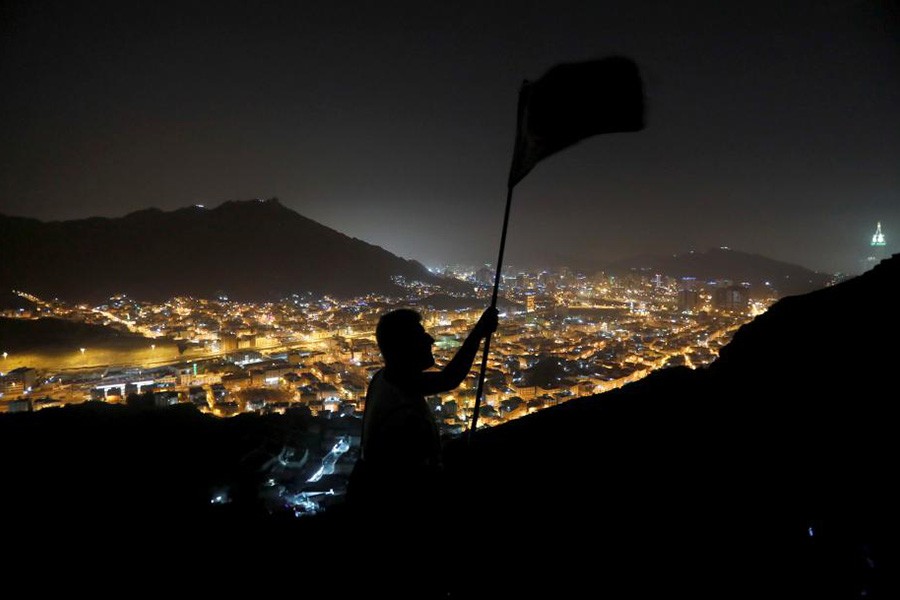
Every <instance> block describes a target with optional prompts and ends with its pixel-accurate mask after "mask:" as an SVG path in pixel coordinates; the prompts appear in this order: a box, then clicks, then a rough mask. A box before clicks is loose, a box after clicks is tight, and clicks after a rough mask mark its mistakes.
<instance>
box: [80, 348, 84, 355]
mask: <svg viewBox="0 0 900 600" xmlns="http://www.w3.org/2000/svg"><path fill="white" fill-rule="evenodd" d="M79 350H81V355H82V356H84V350H85V349H84V348H79Z"/></svg>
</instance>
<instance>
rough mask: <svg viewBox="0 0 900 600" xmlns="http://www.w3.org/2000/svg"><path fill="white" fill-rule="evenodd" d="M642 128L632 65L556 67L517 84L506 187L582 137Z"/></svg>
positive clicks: (622, 61)
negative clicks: (516, 112)
mask: <svg viewBox="0 0 900 600" xmlns="http://www.w3.org/2000/svg"><path fill="white" fill-rule="evenodd" d="M643 127H644V91H643V85H642V84H641V76H640V73H639V72H638V68H637V65H636V64H634V62H633V61H632V60H631V59H628V58H625V57H621V56H611V57H607V58H601V59H599V60H593V61H588V62H582V63H569V64H562V65H557V66H555V67H553V68H552V69H550V70H549V71H547V73H546V74H544V76H543V77H541V78H540V79H538V80H537V81H535V82H529V81H525V82H524V83H523V84H522V90H521V91H520V92H519V118H518V128H517V131H516V147H515V151H514V153H513V162H512V167H511V168H510V171H509V187H510V188H512V187H513V186H515V185H516V184H517V183H519V181H521V180H522V179H523V178H524V177H525V176H526V175H528V173H529V172H530V171H531V169H533V168H534V166H535V165H536V164H537V163H538V162H540V161H541V160H543V159H545V158H547V157H548V156H550V155H551V154H555V153H556V152H559V151H560V150H563V149H564V148H567V147H569V146H571V145H573V144H576V143H578V142H580V141H581V140H583V139H585V138H587V137H590V136H592V135H597V134H601V133H616V132H624V131H638V130H640V129H643Z"/></svg>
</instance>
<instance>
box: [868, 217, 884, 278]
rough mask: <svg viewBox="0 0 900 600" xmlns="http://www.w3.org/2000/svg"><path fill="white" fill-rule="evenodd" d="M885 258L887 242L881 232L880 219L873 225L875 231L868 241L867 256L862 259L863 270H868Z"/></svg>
mask: <svg viewBox="0 0 900 600" xmlns="http://www.w3.org/2000/svg"><path fill="white" fill-rule="evenodd" d="M885 258H887V242H886V240H885V238H884V234H883V233H882V232H881V221H879V222H878V224H877V225H876V226H875V233H874V234H873V235H872V241H871V242H870V243H869V256H867V257H866V260H864V261H863V271H868V270H869V269H871V268H872V267H874V266H875V265H877V264H878V263H879V262H881V261H882V260H884V259H885Z"/></svg>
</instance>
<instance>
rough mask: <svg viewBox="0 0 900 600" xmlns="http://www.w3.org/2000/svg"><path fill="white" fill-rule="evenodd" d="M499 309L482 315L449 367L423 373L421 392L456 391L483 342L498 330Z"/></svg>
mask: <svg viewBox="0 0 900 600" xmlns="http://www.w3.org/2000/svg"><path fill="white" fill-rule="evenodd" d="M497 319H498V315H497V309H496V308H494V307H489V308H487V309H485V311H484V312H483V313H482V314H481V318H479V319H478V322H477V323H475V327H473V328H472V332H471V333H469V335H468V337H467V338H466V341H464V342H463V345H462V347H460V349H459V350H457V351H456V355H455V356H454V357H453V358H452V359H451V360H450V362H448V363H447V365H446V366H445V367H444V368H443V369H441V370H440V371H436V372H426V373H422V379H421V388H422V389H421V392H422V394H423V395H425V396H430V395H432V394H438V393H441V392H449V391H450V390H453V389H456V387H457V386H459V384H460V383H462V382H463V380H464V379H465V378H466V375H468V374H469V370H470V369H471V368H472V363H473V362H474V361H475V355H476V354H478V346H479V345H480V344H481V340H483V339H484V338H486V337H487V336H489V335H490V334H492V333H494V332H495V331H496V330H497Z"/></svg>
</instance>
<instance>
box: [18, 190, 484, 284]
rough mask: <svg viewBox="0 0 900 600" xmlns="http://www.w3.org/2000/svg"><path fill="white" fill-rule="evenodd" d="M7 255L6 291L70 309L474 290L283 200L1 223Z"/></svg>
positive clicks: (238, 202)
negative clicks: (178, 300)
mask: <svg viewBox="0 0 900 600" xmlns="http://www.w3.org/2000/svg"><path fill="white" fill-rule="evenodd" d="M0 256H2V257H3V260H2V261H0V289H10V288H14V289H22V290H26V291H28V292H30V293H33V294H36V295H37V296H49V297H58V298H62V299H66V300H71V301H82V300H84V301H96V300H101V299H104V298H108V297H109V296H111V295H113V294H117V293H126V294H128V295H129V296H132V297H134V298H138V299H144V300H156V301H158V300H163V299H166V298H171V297H173V296H179V295H186V296H195V297H215V296H218V295H222V294H224V295H227V296H228V297H230V298H232V299H237V300H276V299H278V298H281V297H284V296H286V295H289V294H292V293H303V292H313V293H328V294H333V295H337V296H343V297H349V296H357V295H364V294H368V293H372V292H374V293H388V294H390V293H397V292H399V291H400V288H399V287H398V286H397V285H395V284H394V283H393V281H392V279H391V278H392V277H393V276H402V277H404V278H405V279H407V280H418V281H423V282H428V283H440V284H442V285H444V286H447V287H449V288H450V289H462V288H465V289H470V288H468V287H467V286H465V285H464V284H462V283H461V282H459V281H456V280H453V279H444V278H441V277H438V276H435V275H432V274H431V273H430V272H429V271H428V269H426V268H425V267H424V266H423V265H421V264H420V263H418V262H415V261H412V260H405V259H402V258H400V257H398V256H395V255H393V254H391V253H390V252H388V251H387V250H384V249H383V248H380V247H378V246H373V245H372V244H368V243H366V242H363V241H361V240H358V239H356V238H351V237H348V236H346V235H344V234H342V233H339V232H338V231H335V230H334V229H331V228H329V227H326V226H324V225H321V224H320V223H317V222H315V221H313V220H311V219H308V218H306V217H304V216H302V215H300V214H298V213H297V212H295V211H293V210H290V209H289V208H286V207H285V206H283V205H282V204H280V203H279V202H278V200H276V199H272V200H266V201H257V200H250V201H232V202H225V203H224V204H221V205H220V206H217V207H215V208H202V207H200V206H192V207H188V208H181V209H178V210H175V211H170V212H163V211H161V210H158V209H147V210H141V211H138V212H134V213H131V214H129V215H126V216H124V217H121V218H113V219H107V218H101V217H94V218H90V219H82V220H77V221H55V222H48V223H45V222H41V221H38V220H36V219H28V218H22V217H9V216H4V215H0Z"/></svg>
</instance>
